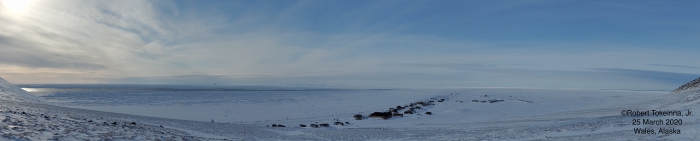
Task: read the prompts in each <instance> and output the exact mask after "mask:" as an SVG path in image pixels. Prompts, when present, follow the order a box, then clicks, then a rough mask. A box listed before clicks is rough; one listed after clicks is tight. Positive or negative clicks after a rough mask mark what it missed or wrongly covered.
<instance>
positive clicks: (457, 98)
mask: <svg viewBox="0 0 700 141" xmlns="http://www.w3.org/2000/svg"><path fill="white" fill-rule="evenodd" d="M4 87H6V86H5V85H3V88H4ZM12 92H14V91H12ZM252 92H255V91H252ZM8 93H9V92H8ZM192 93H193V95H207V94H206V93H205V92H192ZM3 94H4V93H3ZM22 94H25V93H22ZM4 95H8V96H21V95H20V94H15V93H13V94H4ZM82 96H84V97H94V96H95V95H92V96H91V95H82ZM209 96H212V95H209ZM46 97H47V98H52V97H49V96H46ZM53 98H56V97H53ZM16 99H19V98H4V99H2V100H0V111H2V112H0V114H1V115H0V127H1V128H0V129H1V130H0V131H1V132H0V134H1V135H0V139H6V140H81V139H88V140H103V139H107V140H698V139H700V126H698V125H699V124H698V122H700V118H698V116H683V117H660V116H650V117H632V116H622V115H621V114H620V111H622V110H680V111H686V110H689V111H696V112H700V111H698V107H700V101H698V100H697V99H700V92H698V91H684V92H682V93H676V94H672V95H670V94H669V93H668V92H659V91H628V90H586V89H522V88H518V89H516V88H464V89H396V90H358V91H340V92H337V91H321V92H315V93H314V92H305V91H299V92H295V93H285V92H280V93H274V92H270V93H265V92H261V93H259V94H255V95H243V96H242V97H238V98H237V97H236V96H232V97H221V98H220V97H211V98H208V99H207V98H204V99H199V98H196V97H187V98H180V99H178V98H173V99H166V98H162V97H159V96H150V97H149V96H144V99H146V100H144V101H141V102H124V101H120V100H115V101H109V100H104V99H100V98H94V99H90V101H87V102H82V103H81V102H75V101H73V102H75V103H78V104H70V103H71V102H70V100H69V99H66V98H64V99H61V100H53V102H50V103H51V104H46V103H37V102H28V101H16ZM23 99H24V98H23ZM74 99H78V98H74ZM110 99H122V100H125V101H130V100H133V99H132V98H129V97H122V98H117V97H112V98H110ZM215 99H221V101H220V102H209V103H206V102H205V103H202V104H198V103H201V102H203V101H212V100H215ZM236 99H237V100H236ZM440 99H445V101H444V102H438V100H440ZM162 100H164V102H163V101H162ZM472 100H478V101H488V100H496V101H495V102H494V103H489V102H483V103H482V102H472ZM500 100H502V101H500ZM49 101H52V100H49ZM66 101H68V102H66ZM78 101H86V99H84V98H83V99H79V100H78ZM95 101H97V102H95ZM178 101H179V102H178ZM188 101H189V102H188ZM419 101H424V102H429V101H433V102H432V103H433V104H434V105H427V106H421V107H422V108H421V109H417V110H416V112H417V114H404V116H403V117H392V118H389V119H386V120H385V119H380V118H365V119H362V120H355V119H354V118H353V117H352V116H353V115H354V114H362V115H364V116H367V115H369V114H371V113H372V112H378V111H386V110H388V109H389V108H392V107H394V108H395V107H396V106H405V105H408V104H411V103H414V102H419ZM100 103H104V104H100ZM120 103H122V104H120ZM149 103H150V104H149ZM153 103H156V104H153ZM67 106H68V107H67ZM178 109H180V110H178ZM402 111H405V110H402ZM23 112H24V113H23ZM426 112H431V113H433V114H432V115H426V114H425V113H426ZM684 113H685V112H684ZM419 114H420V115H419ZM54 117H55V118H54ZM635 118H648V119H682V120H683V124H682V125H673V126H668V125H659V126H656V125H655V126H647V125H632V120H633V119H635ZM212 119H214V122H211V121H210V120H212ZM336 121H339V122H342V123H344V125H334V124H333V123H334V122H336ZM345 122H348V123H349V124H348V123H345ZM113 123H116V124H113ZM132 123H134V124H132ZM315 123H329V124H330V126H329V127H320V128H311V127H299V126H298V125H299V124H305V125H307V126H308V125H310V124H315ZM272 124H278V125H284V126H286V127H268V126H270V125H272ZM639 127H650V128H660V127H669V128H675V129H680V130H681V131H682V133H681V134H672V135H664V134H652V135H647V134H635V133H634V132H633V129H634V128H639Z"/></svg>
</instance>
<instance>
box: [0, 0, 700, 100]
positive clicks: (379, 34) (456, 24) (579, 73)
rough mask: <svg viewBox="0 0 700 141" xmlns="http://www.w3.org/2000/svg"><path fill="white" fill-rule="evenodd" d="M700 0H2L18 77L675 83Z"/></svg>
mask: <svg viewBox="0 0 700 141" xmlns="http://www.w3.org/2000/svg"><path fill="white" fill-rule="evenodd" d="M698 7H700V2H698V1H595V0H594V1H558V0H552V1H548V0H544V1H542V0H528V1H520V0H514V1H506V0H504V1H464V0H454V1H450V0H445V1H425V0H378V1H377V0H373V1H360V0H357V1H355V0H353V1H326V0H300V1H294V0H255V1H216V0H210V1H157V0H152V1H143V0H114V1H102V0H86V1H80V0H0V25H2V26H0V77H2V78H5V79H6V80H8V81H10V82H13V83H19V84H188V85H213V84H215V83H216V84H219V85H273V86H315V87H316V86H318V87H372V88H375V87H400V88H437V87H440V88H442V87H526V88H594V89H638V90H672V89H674V88H676V87H678V86H680V85H682V84H684V83H686V82H689V81H691V80H693V79H696V78H698V77H700V63H698V61H697V60H698V58H699V57H698V53H700V46H699V45H700V16H698V15H700V10H699V9H700V8H698Z"/></svg>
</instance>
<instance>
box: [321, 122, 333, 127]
mask: <svg viewBox="0 0 700 141" xmlns="http://www.w3.org/2000/svg"><path fill="white" fill-rule="evenodd" d="M319 125H321V127H329V126H331V125H330V124H328V123H321V124H319Z"/></svg>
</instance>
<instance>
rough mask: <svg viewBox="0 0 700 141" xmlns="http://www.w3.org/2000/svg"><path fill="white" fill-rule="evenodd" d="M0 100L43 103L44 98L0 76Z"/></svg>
mask: <svg viewBox="0 0 700 141" xmlns="http://www.w3.org/2000/svg"><path fill="white" fill-rule="evenodd" d="M0 100H6V101H17V102H33V103H43V102H44V100H43V99H42V98H41V97H39V96H37V95H34V94H32V93H29V92H27V91H25V90H23V89H22V88H20V87H17V86H15V85H14V84H12V83H10V82H7V81H6V80H5V79H2V78H0Z"/></svg>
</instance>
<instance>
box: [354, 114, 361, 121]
mask: <svg viewBox="0 0 700 141" xmlns="http://www.w3.org/2000/svg"><path fill="white" fill-rule="evenodd" d="M352 117H353V118H355V120H362V118H363V117H362V115H361V114H356V115H354V116H352Z"/></svg>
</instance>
